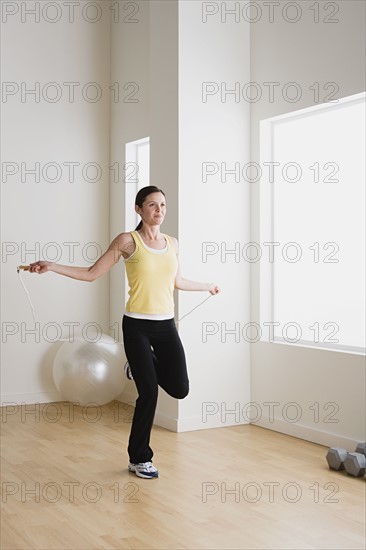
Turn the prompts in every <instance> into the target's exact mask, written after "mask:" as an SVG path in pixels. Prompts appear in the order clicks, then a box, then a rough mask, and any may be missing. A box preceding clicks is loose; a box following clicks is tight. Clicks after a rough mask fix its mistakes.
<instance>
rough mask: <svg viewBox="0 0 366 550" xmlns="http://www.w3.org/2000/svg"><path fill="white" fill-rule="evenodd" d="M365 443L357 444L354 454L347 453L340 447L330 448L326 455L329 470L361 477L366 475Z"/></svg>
mask: <svg viewBox="0 0 366 550" xmlns="http://www.w3.org/2000/svg"><path fill="white" fill-rule="evenodd" d="M365 455H366V443H358V445H357V447H356V451H355V452H354V453H348V452H347V451H346V449H343V448H342V447H331V448H330V449H329V450H328V453H327V457H326V458H327V462H328V466H329V468H330V469H331V470H337V471H339V470H346V472H347V474H349V475H351V476H354V477H362V476H364V475H365V473H366V456H365Z"/></svg>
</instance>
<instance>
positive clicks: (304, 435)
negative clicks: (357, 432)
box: [252, 416, 365, 452]
mask: <svg viewBox="0 0 366 550" xmlns="http://www.w3.org/2000/svg"><path fill="white" fill-rule="evenodd" d="M252 425H253V426H259V427H260V428H266V429H267V430H273V431H275V432H280V433H282V434H284V435H290V436H292V437H298V438H299V439H304V440H306V441H310V442H311V443H316V444H318V445H324V446H325V447H344V448H345V449H346V450H347V451H349V452H352V451H354V450H355V448H356V445H357V443H358V442H359V441H364V440H365V439H363V438H362V437H361V438H360V439H359V440H356V439H353V438H351V437H346V436H343V435H340V434H336V433H333V432H330V431H325V430H319V429H315V428H313V427H310V426H304V425H302V424H298V423H296V424H295V423H293V424H291V422H285V421H284V420H277V419H272V421H270V420H269V418H263V416H262V418H261V420H259V421H258V422H255V423H252Z"/></svg>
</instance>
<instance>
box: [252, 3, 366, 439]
mask: <svg viewBox="0 0 366 550" xmlns="http://www.w3.org/2000/svg"><path fill="white" fill-rule="evenodd" d="M260 4H261V5H262V7H263V14H266V13H268V8H265V7H264V5H263V3H262V2H261V3H260ZM297 4H298V5H301V8H302V17H301V18H300V20H299V21H298V22H297V23H292V24H291V23H287V22H286V21H285V20H284V18H283V17H282V16H279V14H280V13H281V12H279V11H278V10H277V11H276V12H275V15H276V14H277V16H276V17H275V20H274V22H273V23H270V22H269V19H268V17H265V16H264V15H263V17H262V18H261V19H260V20H259V21H258V22H257V23H255V24H252V28H251V80H252V81H254V82H256V83H260V84H262V90H263V96H262V99H261V100H260V101H258V102H256V103H252V108H251V143H252V153H251V157H252V161H254V162H257V163H259V161H260V159H259V137H260V136H259V121H260V120H261V119H264V118H268V117H272V116H276V115H280V114H283V113H287V112H290V111H294V110H298V109H301V108H304V107H309V106H311V105H314V104H316V103H315V99H314V95H313V92H312V91H311V90H310V89H309V87H311V86H312V85H313V84H314V83H315V82H318V83H319V86H320V94H321V95H320V101H323V99H324V97H325V95H326V94H328V93H330V92H331V91H332V88H328V90H324V88H323V86H325V85H326V83H328V82H335V83H336V84H337V85H338V86H339V92H338V93H337V94H336V96H335V98H341V97H346V96H349V95H352V94H355V93H358V92H362V91H364V89H365V50H364V35H365V4H364V3H363V2H358V1H348V2H336V3H331V4H334V5H336V6H339V12H338V13H337V14H334V15H333V16H332V19H338V20H339V22H338V23H326V22H325V21H324V19H325V17H326V16H328V17H329V16H330V15H331V12H332V11H333V9H332V7H331V6H328V9H327V10H326V11H325V9H324V6H325V5H324V4H322V3H321V2H320V3H318V4H319V6H320V21H319V23H314V12H313V11H311V10H310V6H312V5H313V4H314V3H313V2H300V3H299V2H298V3H297ZM288 16H289V17H291V18H293V17H294V16H295V12H294V11H292V12H290V11H289V12H288ZM264 82H276V83H279V86H277V88H276V91H275V94H276V95H275V97H274V101H273V102H270V101H269V100H268V86H267V87H265V86H263V83H264ZM288 82H296V83H298V84H299V85H300V87H301V90H302V97H301V99H300V101H298V102H296V103H291V102H289V101H285V100H284V99H283V97H282V94H281V91H282V89H283V86H284V85H285V84H286V83H288ZM295 139H296V137H295ZM293 160H294V161H295V162H296V159H293ZM333 160H334V159H333ZM251 199H252V200H251V211H252V213H253V215H252V223H251V232H252V241H256V242H258V243H259V242H260V233H259V227H260V226H259V220H260V219H259V215H257V213H259V185H258V184H255V183H252V184H251ZM349 214H350V215H352V214H351V213H349ZM309 223H311V220H310V219H309ZM259 269H260V266H259V264H252V289H251V290H252V292H251V311H252V314H251V317H252V319H253V321H256V322H257V323H259V322H260V321H259V306H260V294H259ZM340 291H343V289H340ZM334 299H335V300H337V296H334ZM251 400H252V401H253V402H256V403H257V404H258V406H259V407H260V414H261V415H262V416H261V418H260V420H259V421H258V422H257V424H258V425H261V426H265V427H268V428H271V429H275V430H279V431H281V432H284V433H288V434H292V435H295V436H297V437H300V438H304V439H310V440H311V441H314V442H318V443H321V444H325V445H337V444H338V445H345V446H346V447H347V448H348V449H350V450H354V443H355V441H357V440H365V358H364V356H361V355H353V354H347V353H338V352H333V351H325V350H316V349H308V348H301V347H297V346H296V347H292V346H291V345H281V344H271V343H260V342H258V343H256V344H253V345H252V347H251ZM265 403H268V404H267V405H265ZM269 403H272V405H269ZM290 403H295V404H296V405H289V404H290ZM271 406H272V407H273V408H272V411H274V414H273V412H270V407H271ZM258 410H259V409H258ZM327 415H330V416H328V418H327ZM259 417H260V415H259V416H258V418H259ZM297 417H298V420H297V421H296V422H291V421H290V420H291V419H293V418H297Z"/></svg>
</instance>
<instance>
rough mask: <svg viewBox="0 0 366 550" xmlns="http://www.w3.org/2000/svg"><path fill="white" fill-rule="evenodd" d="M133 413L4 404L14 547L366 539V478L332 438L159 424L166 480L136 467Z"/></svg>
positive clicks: (156, 433)
mask: <svg viewBox="0 0 366 550" xmlns="http://www.w3.org/2000/svg"><path fill="white" fill-rule="evenodd" d="M32 407H33V409H34V412H33V413H32V412H31V409H32ZM131 411H132V409H131V408H130V407H128V406H124V405H122V404H121V403H120V404H117V403H116V402H115V403H112V404H108V405H105V406H104V407H101V408H99V410H98V409H93V408H90V407H89V408H85V409H84V411H83V409H82V408H81V407H77V406H75V405H71V404H69V403H57V404H50V405H48V406H47V405H34V406H30V405H28V406H27V410H25V409H24V407H19V408H17V409H16V408H15V407H14V408H13V409H12V408H9V407H8V408H5V407H4V408H2V423H1V428H2V440H1V441H2V443H1V449H2V461H1V466H2V468H1V474H2V484H1V488H2V499H1V500H2V503H1V505H2V514H1V548H2V549H4V550H5V549H22V550H23V549H28V548H34V549H47V550H49V549H57V550H59V549H72V550H76V549H85V550H90V549H97V548H98V549H99V548H105V549H123V548H139V549H140V548H141V549H145V548H146V549H147V548H155V549H176V548H177V549H178V548H187V549H192V550H193V549H202V548H205V549H210V550H214V549H257V548H266V549H267V548H268V549H271V550H272V549H287V548H288V549H290V548H291V549H298V548H299V549H310V548H324V549H338V548H342V549H347V550H350V549H358V548H365V515H366V514H365V479H364V478H362V479H356V478H352V477H349V476H347V475H346V474H344V473H337V472H332V471H329V470H328V467H327V464H326V461H325V453H326V449H325V448H324V447H322V446H320V445H316V444H313V443H308V442H306V441H302V440H300V439H295V438H292V437H289V436H285V435H282V434H279V433H276V432H273V431H270V430H265V429H263V428H259V427H257V426H235V427H231V428H219V429H212V430H201V431H196V432H186V433H181V434H176V433H173V432H169V431H167V430H165V429H163V428H159V427H154V429H153V433H152V447H153V449H154V451H155V456H154V464H155V465H156V466H157V467H158V468H159V472H160V478H159V479H154V480H143V479H139V478H137V477H136V476H135V475H134V474H131V473H129V472H128V471H127V469H126V466H127V462H128V458H127V453H126V446H127V440H128V435H129V431H130V426H131ZM95 413H99V418H98V417H96V415H95ZM57 415H58V416H57Z"/></svg>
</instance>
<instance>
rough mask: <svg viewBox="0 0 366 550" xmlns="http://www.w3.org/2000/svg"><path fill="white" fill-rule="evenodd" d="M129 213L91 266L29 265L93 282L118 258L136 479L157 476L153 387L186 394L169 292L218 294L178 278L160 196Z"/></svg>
mask: <svg viewBox="0 0 366 550" xmlns="http://www.w3.org/2000/svg"><path fill="white" fill-rule="evenodd" d="M135 210H136V212H137V213H138V214H139V215H140V217H141V221H140V223H139V224H138V226H137V227H136V229H135V231H132V232H131V233H121V234H120V235H118V236H117V237H116V238H115V239H114V240H113V241H112V243H111V244H110V246H109V248H108V250H107V251H106V252H105V253H104V254H103V255H102V256H101V257H100V258H99V260H97V261H96V262H95V264H94V265H92V266H91V267H71V266H65V265H60V264H57V263H53V262H46V261H38V262H34V263H32V264H30V269H29V271H30V272H31V273H38V274H42V273H46V272H47V271H53V272H55V273H59V274H60V275H65V276H66V277H71V278H73V279H78V280H80V281H95V280H96V279H97V278H98V277H101V276H102V275H104V274H105V273H106V272H107V271H109V270H110V269H111V267H113V266H114V265H115V264H116V263H117V262H118V261H119V260H120V258H121V256H122V257H123V258H124V262H125V266H126V273H127V278H128V283H129V286H130V290H129V299H128V301H127V304H126V308H125V314H124V316H123V318H122V330H123V340H124V347H125V352H126V357H127V361H128V364H127V369H125V370H126V374H129V378H133V380H134V381H135V384H136V387H137V391H138V398H137V400H136V407H135V412H134V416H133V420H132V426H131V434H130V438H129V443H128V454H129V459H130V461H129V464H128V469H129V471H130V472H134V473H135V474H136V475H137V476H139V477H142V478H154V477H159V473H158V470H157V469H156V468H155V466H154V465H153V463H152V457H153V451H152V449H151V447H150V445H149V442H150V434H151V429H152V426H153V420H154V416H155V409H156V403H157V398H158V386H160V387H162V388H163V389H164V390H165V391H166V392H167V393H168V394H169V395H171V396H172V397H175V398H176V399H183V398H184V397H186V396H187V395H188V392H189V380H188V375H187V366H186V360H185V354H184V349H183V345H182V342H181V340H180V337H179V334H178V331H177V329H176V326H175V322H174V300H173V291H174V288H177V289H178V290H202V291H208V292H210V293H211V294H218V293H219V292H220V289H219V287H218V286H216V285H215V284H213V283H198V282H194V281H189V280H187V279H183V277H182V276H181V274H180V268H179V260H178V242H177V240H176V239H175V238H174V237H170V236H169V235H166V234H164V233H161V232H160V226H161V224H162V223H163V221H164V218H165V214H166V203H165V194H164V192H163V191H162V190H161V189H158V188H157V187H155V186H153V185H151V186H148V187H143V188H142V189H140V191H139V192H138V193H137V195H136V200H135Z"/></svg>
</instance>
